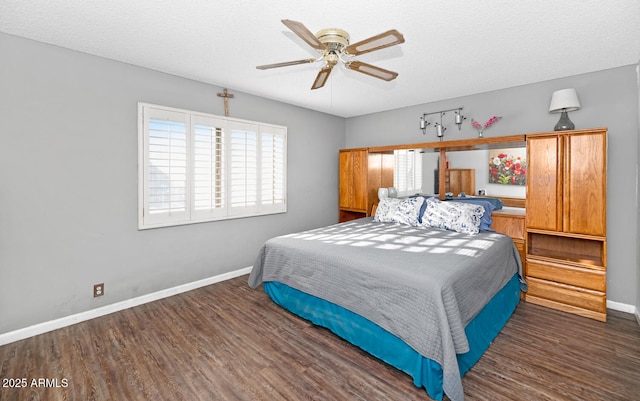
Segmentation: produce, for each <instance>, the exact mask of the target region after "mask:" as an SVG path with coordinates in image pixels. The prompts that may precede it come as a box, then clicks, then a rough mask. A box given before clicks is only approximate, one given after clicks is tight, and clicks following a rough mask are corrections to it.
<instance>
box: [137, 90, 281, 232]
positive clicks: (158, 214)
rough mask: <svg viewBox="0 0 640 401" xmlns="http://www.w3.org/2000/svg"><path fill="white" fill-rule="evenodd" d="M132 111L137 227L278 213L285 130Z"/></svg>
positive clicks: (147, 109) (156, 110)
mask: <svg viewBox="0 0 640 401" xmlns="http://www.w3.org/2000/svg"><path fill="white" fill-rule="evenodd" d="M138 109H139V110H138V113H139V126H140V127H139V166H140V168H139V179H138V187H139V189H138V190H139V195H140V196H139V202H138V203H139V206H138V228H140V229H145V228H154V227H164V226H172V225H179V224H189V223H198V222H204V221H213V220H221V219H229V218H238V217H248V216H256V215H262V214H271V213H283V212H286V159H287V128H286V127H282V126H276V125H270V124H264V123H257V122H251V121H245V120H238V119H232V118H226V117H218V116H213V115H207V114H202V113H196V112H190V111H187V110H179V109H173V108H168V107H163V106H156V105H150V104H143V103H140V104H139V106H138Z"/></svg>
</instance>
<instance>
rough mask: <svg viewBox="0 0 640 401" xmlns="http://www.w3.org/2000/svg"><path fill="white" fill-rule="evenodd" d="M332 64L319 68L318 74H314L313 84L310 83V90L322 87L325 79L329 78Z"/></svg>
mask: <svg viewBox="0 0 640 401" xmlns="http://www.w3.org/2000/svg"><path fill="white" fill-rule="evenodd" d="M332 68H333V66H328V65H327V66H325V67H324V68H323V69H321V70H320V72H319V73H318V75H317V76H316V80H315V81H313V85H311V90H314V89H318V88H322V87H323V86H324V84H325V83H327V79H328V78H329V74H331V69H332Z"/></svg>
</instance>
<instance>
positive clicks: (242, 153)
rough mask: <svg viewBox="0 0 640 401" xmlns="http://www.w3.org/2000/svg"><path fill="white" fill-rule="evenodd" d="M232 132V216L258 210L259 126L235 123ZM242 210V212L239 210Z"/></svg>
mask: <svg viewBox="0 0 640 401" xmlns="http://www.w3.org/2000/svg"><path fill="white" fill-rule="evenodd" d="M230 131H231V139H230V140H231V176H230V177H231V178H230V180H231V182H230V198H231V199H230V206H231V210H230V211H229V213H230V214H237V213H244V212H249V211H250V210H253V211H255V210H257V207H256V206H257V199H258V182H257V179H258V163H257V157H258V133H257V131H258V130H257V126H254V125H250V124H242V123H234V124H233V125H232V128H231V129H230ZM239 209H242V210H239Z"/></svg>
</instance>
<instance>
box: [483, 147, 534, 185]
mask: <svg viewBox="0 0 640 401" xmlns="http://www.w3.org/2000/svg"><path fill="white" fill-rule="evenodd" d="M489 183H490V184H502V185H521V186H524V185H527V149H526V148H508V149H492V150H490V151H489Z"/></svg>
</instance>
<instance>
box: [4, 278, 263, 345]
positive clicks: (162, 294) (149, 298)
mask: <svg viewBox="0 0 640 401" xmlns="http://www.w3.org/2000/svg"><path fill="white" fill-rule="evenodd" d="M250 272H251V266H250V267H245V268H244V269H240V270H235V271H232V272H229V273H224V274H220V275H217V276H213V277H208V278H205V279H202V280H198V281H194V282H191V283H187V284H182V285H178V286H176V287H172V288H167V289H165V290H160V291H157V292H154V293H151V294H146V295H142V296H139V297H136V298H132V299H127V300H126V301H121V302H116V303H114V304H111V305H105V306H102V307H100V308H96V309H91V310H88V311H86V312H80V313H76V314H75V315H70V316H65V317H62V318H59V319H55V320H51V321H48V322H43V323H38V324H35V325H33V326H29V327H25V328H23V329H18V330H15V331H10V332H8V333H4V334H0V345H5V344H9V343H12V342H15V341H20V340H24V339H25V338H29V337H33V336H36V335H38V334H42V333H46V332H48V331H52V330H56V329H60V328H62V327H66V326H71V325H72V324H76V323H80V322H84V321H85V320H90V319H94V318H96V317H100V316H104V315H108V314H110V313H113V312H118V311H121V310H124V309H128V308H132V307H134V306H138V305H142V304H146V303H148V302H153V301H157V300H159V299H162V298H167V297H170V296H173V295H177V294H180V293H183V292H187V291H191V290H195V289H196V288H200V287H204V286H207V285H210V284H215V283H218V282H221V281H225V280H229V279H232V278H234V277H238V276H242V275H244V274H249V273H250Z"/></svg>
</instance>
